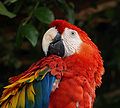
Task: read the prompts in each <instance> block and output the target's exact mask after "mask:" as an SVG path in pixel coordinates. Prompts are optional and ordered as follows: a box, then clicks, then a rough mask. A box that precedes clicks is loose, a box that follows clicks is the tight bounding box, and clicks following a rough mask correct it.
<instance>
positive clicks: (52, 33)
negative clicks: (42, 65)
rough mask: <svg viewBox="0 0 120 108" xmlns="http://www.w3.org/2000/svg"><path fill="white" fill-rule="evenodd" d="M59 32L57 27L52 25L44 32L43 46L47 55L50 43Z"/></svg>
mask: <svg viewBox="0 0 120 108" xmlns="http://www.w3.org/2000/svg"><path fill="white" fill-rule="evenodd" d="M57 33H58V31H57V29H55V27H52V28H50V29H49V30H48V31H47V32H46V33H45V34H44V36H43V40H42V48H43V51H44V53H45V55H47V52H48V47H49V44H50V43H51V42H52V41H53V39H54V38H55V36H56V35H57Z"/></svg>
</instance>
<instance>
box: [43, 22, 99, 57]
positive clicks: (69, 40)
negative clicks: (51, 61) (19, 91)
mask: <svg viewBox="0 0 120 108" xmlns="http://www.w3.org/2000/svg"><path fill="white" fill-rule="evenodd" d="M83 44H86V45H88V46H90V47H92V48H94V49H97V47H96V46H95V44H94V43H93V42H92V41H91V40H90V38H89V37H88V36H87V34H86V33H85V32H84V31H82V30H81V29H80V28H78V27H76V26H75V25H72V24H70V23H68V22H67V21H65V20H54V21H53V22H52V23H51V24H50V29H49V30H48V31H47V32H46V33H45V34H44V36H43V41H42V47H43V51H44V53H45V55H51V54H55V55H58V56H61V57H67V56H70V55H73V54H76V53H80V51H81V48H82V47H83ZM87 50H88V51H89V48H87Z"/></svg>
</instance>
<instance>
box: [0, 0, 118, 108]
mask: <svg viewBox="0 0 120 108" xmlns="http://www.w3.org/2000/svg"><path fill="white" fill-rule="evenodd" d="M54 19H66V20H68V21H69V22H71V23H73V24H75V25H77V26H79V27H81V28H82V29H83V30H85V31H86V32H87V33H88V34H89V36H90V38H91V39H92V40H93V41H94V42H95V43H96V44H97V45H98V47H99V49H100V50H101V52H102V56H103V59H104V67H105V70H106V71H105V75H104V76H103V84H102V86H101V88H98V89H97V91H96V94H97V99H96V102H95V105H94V108H108V107H109V108H120V1H119V0H48V1H47V0H1V1H0V91H2V90H3V89H2V88H3V86H5V85H7V83H8V82H7V80H8V78H9V77H11V76H14V75H18V74H19V73H21V72H23V71H24V70H26V69H27V68H28V67H29V66H30V65H31V64H32V63H33V62H35V61H37V60H38V59H39V58H41V57H43V52H42V50H41V39H42V36H43V34H44V33H45V31H46V30H47V29H48V24H49V23H50V22H51V21H52V20H54ZM0 93H1V92H0Z"/></svg>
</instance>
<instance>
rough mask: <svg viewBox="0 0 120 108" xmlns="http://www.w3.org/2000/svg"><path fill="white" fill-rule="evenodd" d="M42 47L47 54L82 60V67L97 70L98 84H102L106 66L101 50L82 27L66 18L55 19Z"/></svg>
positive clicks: (45, 35)
mask: <svg viewBox="0 0 120 108" xmlns="http://www.w3.org/2000/svg"><path fill="white" fill-rule="evenodd" d="M42 47H43V51H44V53H45V54H46V56H49V55H51V54H53V55H58V56H61V57H63V58H65V59H66V60H67V59H69V60H71V61H70V62H72V61H73V60H77V61H76V63H77V62H78V61H80V62H82V64H83V65H84V66H81V67H84V68H85V69H87V68H88V70H89V71H90V70H91V69H93V71H94V72H95V73H94V77H95V82H96V85H97V86H99V85H100V84H101V76H102V75H103V73H104V68H103V61H102V57H101V56H100V51H99V50H98V48H97V46H96V45H95V44H94V43H93V42H92V41H91V39H90V38H89V37H88V35H87V34H86V33H85V32H84V31H83V30H81V29H80V28H78V27H76V26H75V25H72V24H70V23H68V22H67V21H64V20H55V21H53V22H52V23H51V24H50V29H49V30H48V31H47V32H46V33H45V34H44V36H43V41H42ZM72 58H74V59H72ZM73 62H74V61H73ZM90 72H92V71H90Z"/></svg>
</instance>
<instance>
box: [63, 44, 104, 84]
mask: <svg viewBox="0 0 120 108" xmlns="http://www.w3.org/2000/svg"><path fill="white" fill-rule="evenodd" d="M63 60H64V61H65V63H66V65H67V69H69V70H70V71H69V72H71V73H72V74H73V75H75V76H76V75H79V76H84V77H85V78H87V79H88V80H89V82H95V81H97V83H99V84H100V83H101V75H102V74H101V72H102V71H103V70H102V69H103V66H102V65H103V64H102V59H101V57H100V55H99V51H98V49H94V48H92V47H91V46H90V45H86V44H84V45H82V46H81V49H80V52H78V53H75V54H73V55H71V56H69V57H66V58H64V59H63ZM99 84H96V85H99Z"/></svg>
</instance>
